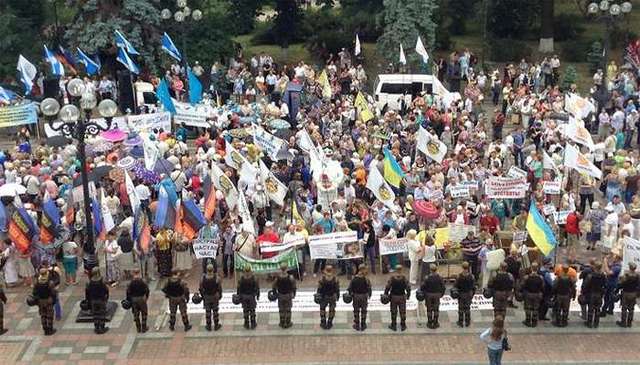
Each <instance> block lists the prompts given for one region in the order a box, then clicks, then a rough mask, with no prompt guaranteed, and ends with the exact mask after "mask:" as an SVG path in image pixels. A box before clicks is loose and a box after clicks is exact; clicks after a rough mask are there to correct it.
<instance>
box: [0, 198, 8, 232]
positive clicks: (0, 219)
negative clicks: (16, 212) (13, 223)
mask: <svg viewBox="0 0 640 365" xmlns="http://www.w3.org/2000/svg"><path fill="white" fill-rule="evenodd" d="M0 231H2V232H5V233H6V232H7V208H5V207H4V204H3V203H2V202H0Z"/></svg>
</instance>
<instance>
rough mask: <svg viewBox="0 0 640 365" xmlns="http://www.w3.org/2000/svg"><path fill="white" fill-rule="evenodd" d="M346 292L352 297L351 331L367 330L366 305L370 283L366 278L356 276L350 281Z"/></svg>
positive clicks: (369, 294)
mask: <svg viewBox="0 0 640 365" xmlns="http://www.w3.org/2000/svg"><path fill="white" fill-rule="evenodd" d="M347 291H348V292H349V294H351V295H352V296H353V329H355V330H356V331H364V330H365V329H366V328H367V305H368V304H369V298H371V282H370V281H369V279H367V278H366V277H364V276H361V275H357V276H355V277H354V278H353V279H351V282H350V283H349V288H348V289H347Z"/></svg>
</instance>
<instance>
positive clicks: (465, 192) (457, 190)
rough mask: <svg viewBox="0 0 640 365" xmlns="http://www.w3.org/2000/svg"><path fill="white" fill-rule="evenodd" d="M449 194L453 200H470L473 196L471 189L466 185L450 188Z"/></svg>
mask: <svg viewBox="0 0 640 365" xmlns="http://www.w3.org/2000/svg"><path fill="white" fill-rule="evenodd" d="M449 194H450V195H451V197H452V198H454V199H455V198H468V197H470V196H471V193H470V192H469V188H468V187H467V186H464V185H456V186H450V187H449Z"/></svg>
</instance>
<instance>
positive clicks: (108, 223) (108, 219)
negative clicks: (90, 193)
mask: <svg viewBox="0 0 640 365" xmlns="http://www.w3.org/2000/svg"><path fill="white" fill-rule="evenodd" d="M100 210H101V211H102V221H103V222H104V231H105V232H110V231H111V230H112V229H113V227H115V226H116V224H115V222H114V221H113V216H112V215H111V211H110V210H109V207H107V204H106V199H105V197H104V189H100Z"/></svg>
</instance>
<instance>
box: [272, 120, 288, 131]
mask: <svg viewBox="0 0 640 365" xmlns="http://www.w3.org/2000/svg"><path fill="white" fill-rule="evenodd" d="M267 124H268V125H269V127H270V128H271V129H287V128H291V124H290V123H289V122H287V121H286V120H284V119H272V120H270V121H268V122H267Z"/></svg>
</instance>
